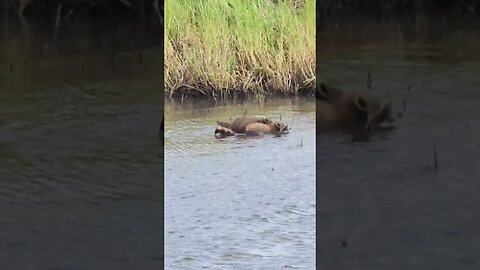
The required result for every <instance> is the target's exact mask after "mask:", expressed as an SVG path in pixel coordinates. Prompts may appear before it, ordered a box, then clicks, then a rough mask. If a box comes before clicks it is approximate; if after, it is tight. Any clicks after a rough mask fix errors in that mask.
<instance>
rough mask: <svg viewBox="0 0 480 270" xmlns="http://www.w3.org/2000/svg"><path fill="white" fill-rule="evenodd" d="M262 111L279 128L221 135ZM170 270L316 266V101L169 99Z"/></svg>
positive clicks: (167, 193) (167, 238)
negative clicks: (228, 124)
mask: <svg viewBox="0 0 480 270" xmlns="http://www.w3.org/2000/svg"><path fill="white" fill-rule="evenodd" d="M245 110H246V111H247V113H248V114H251V115H265V116H267V117H270V118H272V119H273V120H277V121H278V120H280V117H281V119H282V122H285V123H287V124H289V126H291V127H292V129H291V131H290V133H289V134H287V135H285V136H282V137H274V136H272V135H266V136H263V137H259V138H245V137H243V136H237V137H229V138H225V139H216V138H215V137H214V129H215V127H216V120H217V119H228V118H229V117H230V116H233V117H235V116H239V115H242V114H243V113H244V112H245ZM165 120H166V122H165V269H171V270H173V269H315V102H314V101H308V102H302V101H295V100H290V99H286V100H282V99H281V100H274V101H270V102H267V103H265V104H260V105H259V104H255V103H247V104H244V105H223V106H220V105H219V106H201V105H198V104H197V105H193V106H185V105H177V104H172V103H168V104H167V105H166V107H165Z"/></svg>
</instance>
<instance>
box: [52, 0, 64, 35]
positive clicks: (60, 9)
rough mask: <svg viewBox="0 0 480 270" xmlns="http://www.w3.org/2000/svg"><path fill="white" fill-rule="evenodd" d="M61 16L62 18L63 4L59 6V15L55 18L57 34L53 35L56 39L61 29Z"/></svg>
mask: <svg viewBox="0 0 480 270" xmlns="http://www.w3.org/2000/svg"><path fill="white" fill-rule="evenodd" d="M61 16H62V4H59V5H58V8H57V15H56V17H55V32H54V34H53V37H54V38H56V37H57V34H58V28H59V27H60V19H61Z"/></svg>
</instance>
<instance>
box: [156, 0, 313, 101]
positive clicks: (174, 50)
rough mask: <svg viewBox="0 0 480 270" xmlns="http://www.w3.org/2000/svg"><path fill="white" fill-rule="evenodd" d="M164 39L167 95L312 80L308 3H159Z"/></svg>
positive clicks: (258, 90)
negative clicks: (163, 21) (163, 6)
mask: <svg viewBox="0 0 480 270" xmlns="http://www.w3.org/2000/svg"><path fill="white" fill-rule="evenodd" d="M164 38H165V39H164V40H165V47H164V50H165V93H166V95H169V96H170V97H171V96H173V95H175V94H176V93H177V94H178V93H182V94H184V93H194V94H202V95H211V96H216V97H220V98H222V97H226V96H230V95H231V94H234V93H235V92H242V93H249V94H253V95H255V96H256V97H260V98H261V97H264V96H265V95H266V94H268V93H274V94H275V93H278V94H281V93H296V92H298V91H299V89H305V88H309V87H311V88H313V87H314V85H315V0H304V1H288V0H277V1H273V0H250V1H243V0H225V1H219V0H183V1H180V0H166V1H165V31H164Z"/></svg>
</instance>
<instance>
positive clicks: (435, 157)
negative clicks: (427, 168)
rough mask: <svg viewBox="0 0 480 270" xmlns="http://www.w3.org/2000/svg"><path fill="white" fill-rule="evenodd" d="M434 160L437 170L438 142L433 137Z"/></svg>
mask: <svg viewBox="0 0 480 270" xmlns="http://www.w3.org/2000/svg"><path fill="white" fill-rule="evenodd" d="M433 162H434V165H435V170H436V171H438V157H437V142H436V140H435V139H433Z"/></svg>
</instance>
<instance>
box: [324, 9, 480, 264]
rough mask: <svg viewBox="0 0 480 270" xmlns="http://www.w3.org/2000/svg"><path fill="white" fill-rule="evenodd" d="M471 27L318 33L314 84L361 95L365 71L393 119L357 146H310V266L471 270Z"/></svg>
mask: <svg viewBox="0 0 480 270" xmlns="http://www.w3.org/2000/svg"><path fill="white" fill-rule="evenodd" d="M479 26H480V22H479V20H462V21H458V20H450V19H441V18H440V19H435V20H432V19H427V18H422V17H419V18H417V19H416V20H415V18H413V19H412V20H410V21H404V22H398V21H393V22H390V21H385V22H383V23H382V22H372V21H355V22H345V21H344V22H338V24H337V23H331V25H330V26H329V27H327V28H324V29H323V30H322V32H321V33H320V34H319V37H318V38H319V39H320V40H321V43H320V44H321V45H320V50H319V51H317V54H318V55H317V57H318V59H322V60H321V64H320V65H319V66H318V70H319V73H320V79H321V80H329V81H333V82H336V83H337V84H338V86H340V87H343V88H345V89H350V90H355V89H361V90H365V89H366V81H367V71H368V70H369V71H370V73H371V77H372V79H373V84H372V90H371V91H372V92H374V93H378V94H380V95H384V96H387V97H389V98H391V99H392V101H393V102H394V105H395V106H396V108H397V111H400V112H404V117H403V118H402V119H400V120H399V121H398V122H397V124H396V125H397V129H396V130H394V131H393V132H391V133H389V134H384V135H382V136H376V137H375V138H373V139H372V140H371V141H369V142H361V143H360V142H356V143H352V142H351V140H350V139H349V138H348V137H347V136H337V135H332V134H330V135H328V134H327V135H322V136H321V137H319V138H320V139H319V140H318V139H317V159H316V161H317V168H318V171H319V172H320V175H317V178H318V192H319V198H320V200H319V202H318V205H317V207H318V212H317V213H318V222H319V223H318V231H317V236H318V240H319V246H318V248H319V251H320V254H319V257H317V264H318V265H319V267H321V268H322V269H368V270H374V269H480V260H479V259H478V254H480V230H479V229H478V228H480V159H479V155H478V153H479V151H480V141H479V134H480V106H479V104H480V76H479V75H480V34H479V33H478V29H479ZM409 85H410V90H408V89H409V87H408V86H409ZM403 100H405V104H406V106H405V111H404V109H403V104H404V102H403ZM435 144H436V148H437V153H438V155H437V156H438V166H439V169H438V171H436V170H435V167H434V154H433V151H434V150H433V149H434V145H435Z"/></svg>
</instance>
